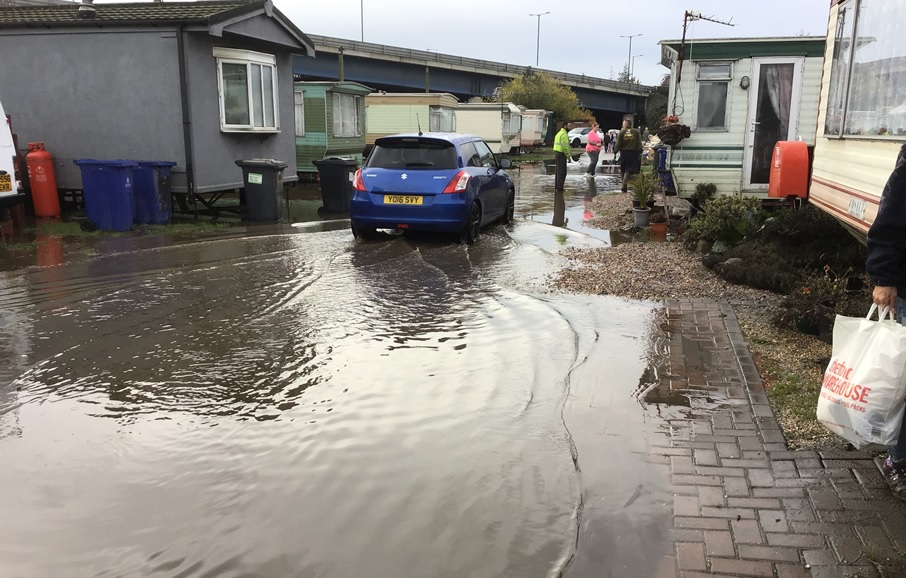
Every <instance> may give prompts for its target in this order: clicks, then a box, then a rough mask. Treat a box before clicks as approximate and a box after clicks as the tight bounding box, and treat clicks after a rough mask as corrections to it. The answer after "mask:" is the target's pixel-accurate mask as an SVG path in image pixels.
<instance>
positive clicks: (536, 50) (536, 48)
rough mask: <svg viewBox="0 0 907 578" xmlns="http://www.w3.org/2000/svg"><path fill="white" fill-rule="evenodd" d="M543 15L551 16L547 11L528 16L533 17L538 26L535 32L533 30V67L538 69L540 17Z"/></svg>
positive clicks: (540, 31) (540, 32)
mask: <svg viewBox="0 0 907 578" xmlns="http://www.w3.org/2000/svg"><path fill="white" fill-rule="evenodd" d="M545 14H551V12H550V11H548V12H540V13H538V14H530V16H535V17H536V19H537V20H538V25H537V26H536V30H535V67H536V68H538V67H539V40H540V39H541V34H542V16H544V15H545Z"/></svg>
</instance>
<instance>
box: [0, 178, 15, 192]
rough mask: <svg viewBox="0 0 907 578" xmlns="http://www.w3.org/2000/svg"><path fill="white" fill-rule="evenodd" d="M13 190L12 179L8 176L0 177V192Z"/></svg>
mask: <svg viewBox="0 0 907 578" xmlns="http://www.w3.org/2000/svg"><path fill="white" fill-rule="evenodd" d="M11 190H13V178H12V177H11V176H10V175H9V174H5V175H0V192H5V191H11Z"/></svg>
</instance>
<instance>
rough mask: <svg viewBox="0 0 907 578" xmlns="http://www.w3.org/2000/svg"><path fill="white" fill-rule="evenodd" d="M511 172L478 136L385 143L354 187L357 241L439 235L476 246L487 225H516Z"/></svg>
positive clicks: (404, 137)
mask: <svg viewBox="0 0 907 578" xmlns="http://www.w3.org/2000/svg"><path fill="white" fill-rule="evenodd" d="M511 166H513V164H512V163H511V162H510V159H507V158H501V159H498V158H496V157H495V156H494V153H492V152H491V148H489V146H488V145H487V144H486V143H485V141H483V140H482V139H481V138H479V137H477V136H471V135H465V134H455V133H424V134H423V133H419V134H399V135H393V136H386V137H381V138H378V139H376V140H375V146H374V147H373V148H372V151H371V154H369V157H368V161H366V163H365V166H364V167H363V168H362V169H360V170H358V171H356V176H355V179H354V181H353V197H352V199H351V200H350V224H351V227H352V229H353V236H355V237H357V238H362V239H368V238H370V237H372V236H373V235H374V233H375V230H376V229H402V230H408V231H439V232H449V233H457V234H459V235H460V240H461V241H462V242H465V243H467V244H470V245H471V244H472V243H474V242H475V241H476V239H477V238H478V237H479V230H480V229H481V228H482V227H483V226H484V225H486V224H488V223H491V222H493V221H498V220H500V221H501V222H503V223H509V222H511V221H512V220H513V206H514V187H513V181H512V180H510V177H509V176H507V173H506V172H504V169H508V168H510V167H511Z"/></svg>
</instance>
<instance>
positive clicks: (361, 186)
mask: <svg viewBox="0 0 907 578" xmlns="http://www.w3.org/2000/svg"><path fill="white" fill-rule="evenodd" d="M353 188H354V189H356V190H357V191H362V192H365V183H364V182H362V169H359V170H357V171H356V176H355V177H353Z"/></svg>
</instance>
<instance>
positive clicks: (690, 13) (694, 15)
mask: <svg viewBox="0 0 907 578" xmlns="http://www.w3.org/2000/svg"><path fill="white" fill-rule="evenodd" d="M694 20H706V21H708V22H714V23H716V24H723V25H724V26H733V25H734V24H733V23H732V22H731V20H733V18H731V20H728V21H727V22H725V21H724V20H718V19H717V18H715V17H714V16H703V15H702V14H700V13H699V11H698V10H684V12H683V35H682V36H681V38H680V50H679V51H678V52H677V83H676V84H677V85H678V86H680V75H681V72H682V71H683V59H684V56H685V54H684V44H685V43H686V40H687V25H688V24H689V23H690V22H692V21H694ZM676 104H677V91H676V90H675V91H674V102H672V103H671V114H674V113H675V109H676Z"/></svg>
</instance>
